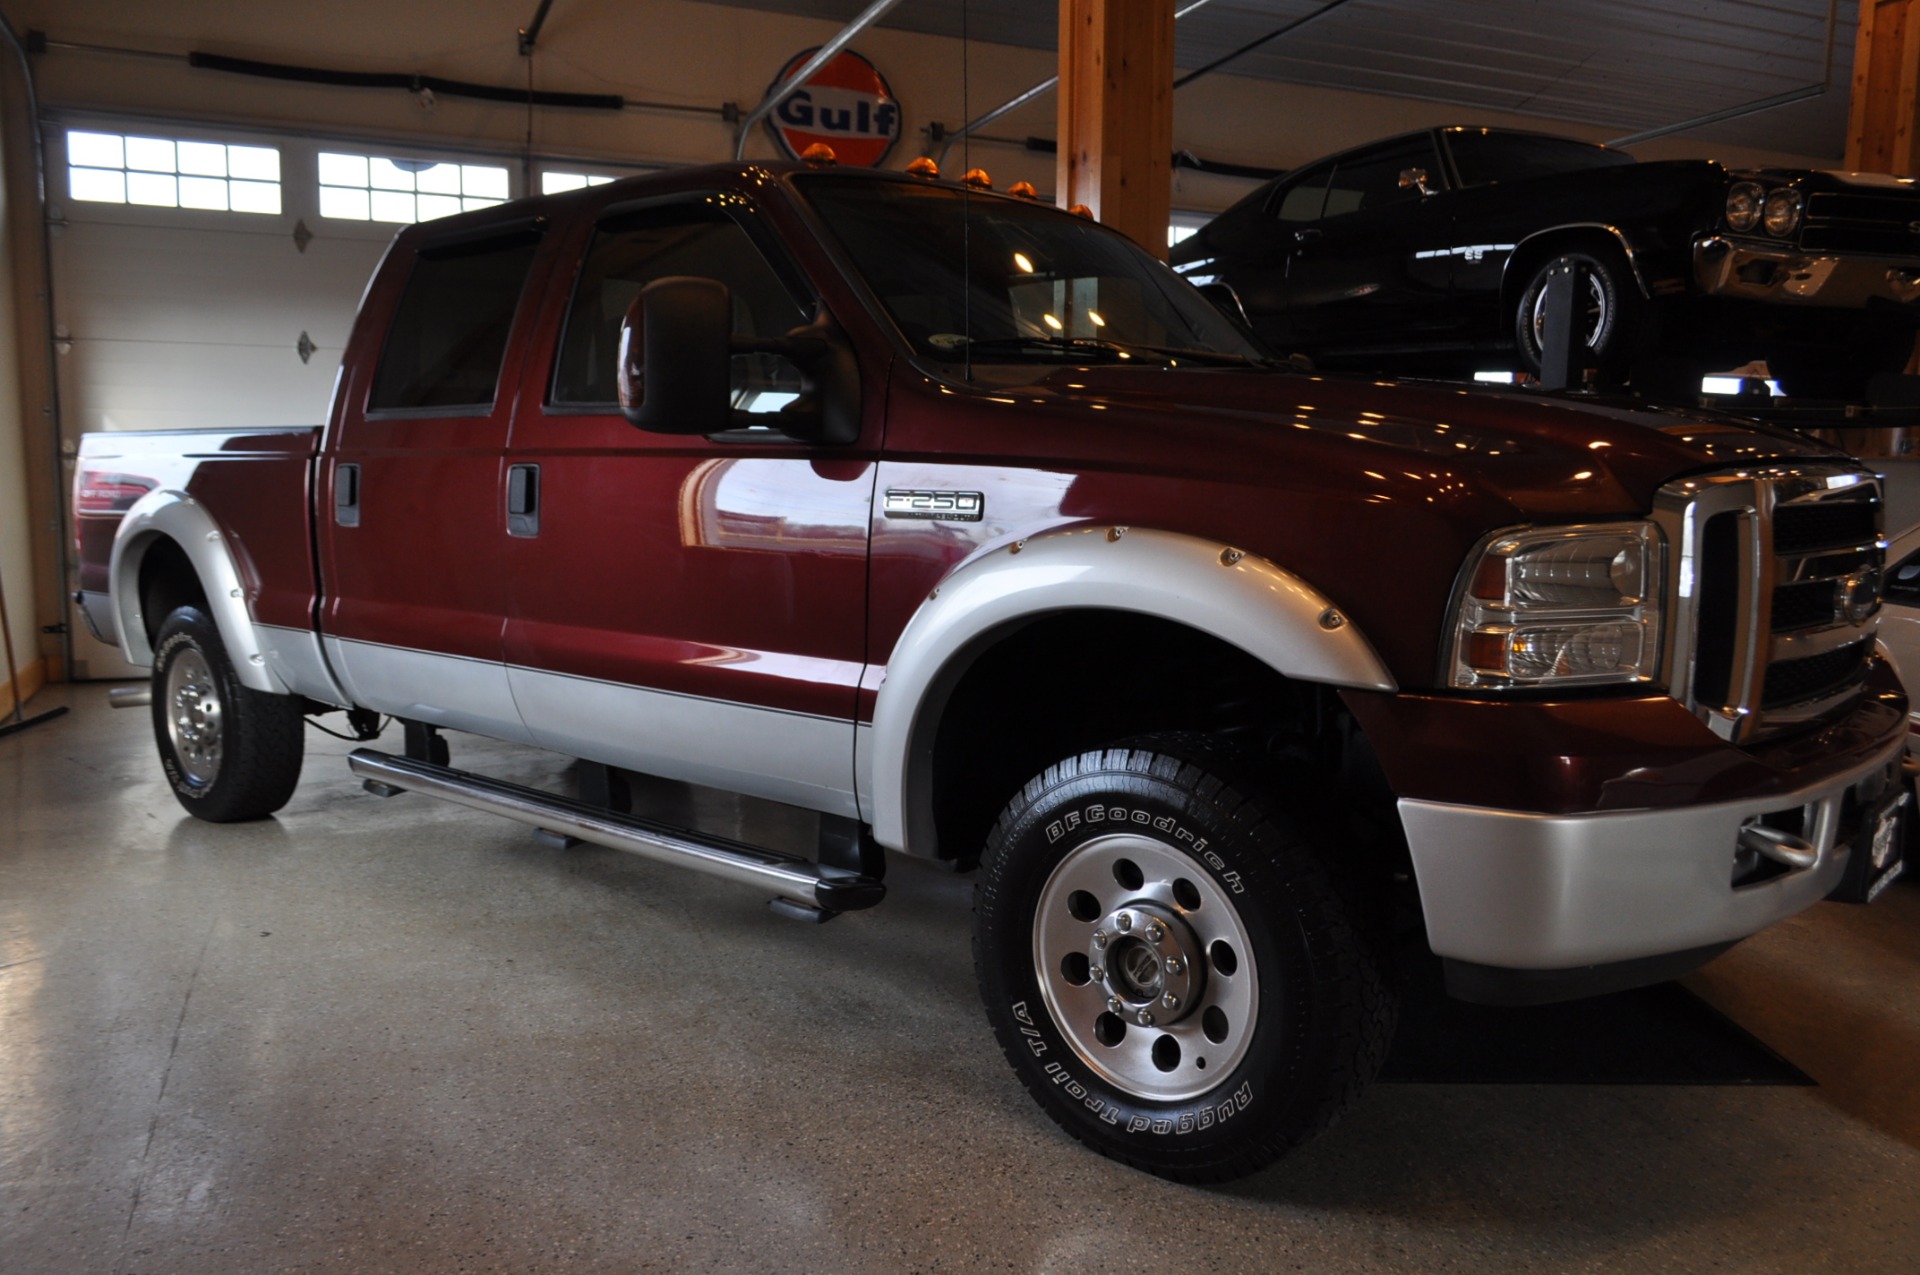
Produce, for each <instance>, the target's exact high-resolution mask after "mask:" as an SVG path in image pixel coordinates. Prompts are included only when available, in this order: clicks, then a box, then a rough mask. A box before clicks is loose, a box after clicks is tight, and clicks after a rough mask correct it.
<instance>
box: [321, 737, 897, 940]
mask: <svg viewBox="0 0 1920 1275" xmlns="http://www.w3.org/2000/svg"><path fill="white" fill-rule="evenodd" d="M347 765H348V767H349V768H350V769H351V770H352V771H353V773H354V774H356V775H359V776H360V777H361V778H363V779H371V780H376V781H378V782H379V783H382V784H386V785H388V786H390V787H393V788H403V789H410V790H412V791H414V792H419V793H425V794H426V795H427V796H429V797H440V798H443V799H444V800H447V801H451V802H453V803H454V804H456V805H461V806H471V807H472V808H473V809H475V810H484V811H486V812H487V813H488V814H494V815H504V816H505V817H507V818H508V819H512V820H515V821H516V822H519V823H524V824H530V825H532V826H533V827H535V828H544V829H547V830H549V831H552V832H559V833H565V834H566V835H567V836H570V837H578V838H579V839H580V840H582V841H590V842H592V843H593V844H594V845H596V846H605V847H607V848H608V849H609V850H624V851H626V852H627V853H629V854H637V855H639V856H640V857H641V858H643V859H654V860H657V861H659V862H661V863H670V864H673V865H675V866H676V867H682V868H692V869H694V870H695V871H697V872H705V873H707V874H709V875H710V876H716V877H724V878H725V879H727V880H729V881H738V882H740V883H741V884H743V885H754V886H761V887H764V888H767V889H771V890H773V891H775V892H776V894H778V895H780V896H782V897H784V898H786V899H790V900H793V901H795V902H797V903H799V904H802V905H804V906H806V907H811V908H817V909H820V910H821V911H822V912H827V913H833V912H852V911H854V910H856V909H859V908H870V907H872V906H873V905H874V904H876V903H878V902H880V900H881V899H882V898H884V897H885V896H886V892H887V887H886V886H885V885H884V884H882V883H881V882H880V881H879V880H877V879H876V878H874V877H869V876H862V875H860V874H858V873H854V872H847V871H845V870H843V869H839V868H831V867H824V866H822V865H820V864H817V863H814V862H812V861H810V860H807V859H801V858H797V857H795V856H793V855H788V854H782V853H781V852H779V851H777V850H768V849H765V848H764V847H760V846H750V845H747V844H745V843H744V842H739V841H730V840H728V839H727V838H725V837H711V836H707V835H706V834H704V833H698V832H690V831H687V830H685V829H681V828H671V827H668V826H667V825H665V824H658V823H654V822H653V821H652V820H650V819H641V818H637V817H635V816H633V815H623V814H616V813H614V812H613V811H611V810H604V809H601V808H599V807H596V806H590V805H588V804H587V803H585V802H581V801H574V800H572V799H571V798H567V797H557V796H555V795H553V794H552V793H545V792H540V791H539V790H537V789H533V788H523V787H521V786H520V785H518V784H509V783H503V782H501V781H500V780H498V779H488V778H486V777H485V776H483V775H474V774H469V773H467V772H466V771H461V770H453V769H450V768H449V767H446V766H435V765H433V764H432V763H430V762H424V761H414V760H413V759H411V758H407V757H395V756H393V755H392V754H390V753H383V752H379V751H377V750H375V749H372V748H356V749H354V750H353V751H352V752H351V753H349V754H347ZM775 902H776V904H777V903H778V902H779V900H778V899H776V900H775Z"/></svg>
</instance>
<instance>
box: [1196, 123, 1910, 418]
mask: <svg viewBox="0 0 1920 1275" xmlns="http://www.w3.org/2000/svg"><path fill="white" fill-rule="evenodd" d="M1566 256H1571V257H1572V258H1574V259H1575V261H1576V263H1577V264H1578V265H1580V266H1581V267H1582V274H1583V276H1584V278H1585V280H1586V284H1585V287H1584V294H1585V295H1584V296H1583V297H1581V296H1578V295H1577V296H1576V303H1577V305H1579V307H1580V308H1581V309H1583V310H1584V315H1583V316H1579V317H1578V319H1577V321H1579V322H1581V323H1583V324H1584V331H1585V336H1586V343H1587V347H1588V359H1587V363H1588V366H1589V367H1591V368H1594V369H1597V371H1598V373H1599V374H1600V376H1601V379H1602V380H1604V381H1607V382H1610V383H1616V384H1617V383H1619V382H1621V381H1627V380H1630V381H1633V382H1635V383H1637V384H1638V385H1639V386H1641V387H1643V388H1644V387H1651V386H1654V385H1663V386H1667V387H1674V386H1682V387H1684V386H1685V385H1686V384H1687V381H1688V378H1691V384H1692V389H1693V391H1694V392H1697V391H1698V388H1699V380H1698V376H1699V374H1700V373H1701V372H1705V371H1713V370H1719V369H1726V368H1732V367H1736V366H1739V365H1741V364H1744V363H1746V362H1749V361H1751V360H1754V359H1765V360H1766V361H1767V364H1768V368H1769V371H1770V372H1771V373H1772V374H1773V376H1774V377H1775V379H1776V380H1778V381H1779V382H1780V383H1781V386H1782V388H1783V390H1784V391H1785V392H1786V393H1788V394H1790V395H1796V396H1805V397H1820V398H1828V397H1852V396H1856V395H1858V394H1859V393H1861V392H1862V390H1863V388H1864V386H1865V382H1866V380H1867V378H1868V377H1870V376H1871V375H1873V374H1874V373H1876V372H1883V371H1898V370H1900V369H1901V368H1902V367H1904V366H1905V365H1906V363H1907V360H1908V357H1909V356H1910V355H1911V353H1912V351H1913V348H1914V337H1915V332H1916V331H1917V330H1920V185H1917V184H1916V182H1915V181H1914V179H1912V178H1905V177H1885V176H1879V175H1876V174H1868V173H1837V172H1815V171H1809V170H1786V169H1755V170H1741V169H1729V168H1726V167H1724V166H1722V165H1720V164H1718V163H1715V162H1713V161H1711V160H1663V161H1658V162H1649V163H1640V162H1638V161H1636V160H1635V159H1634V158H1633V157H1632V156H1631V155H1627V154H1625V153H1623V152H1621V151H1616V150H1611V149H1609V148H1607V147H1604V146H1596V145H1593V144H1591V143H1588V142H1579V141H1573V140H1570V139H1567V138H1561V137H1549V136H1544V135H1541V134H1534V133H1519V132H1505V131H1498V130H1493V129H1485V128H1438V129H1431V130H1428V131H1426V132H1420V133H1411V134H1408V135H1406V136H1403V137H1395V138H1390V139H1388V140H1386V141H1382V142H1375V143H1372V144H1371V145H1368V146H1362V147H1358V148H1356V149H1354V150H1350V151H1346V152H1344V153H1342V154H1339V155H1335V156H1333V157H1331V158H1328V159H1323V160H1320V161H1318V162H1316V163H1313V164H1309V165H1306V166H1304V167H1301V168H1297V169H1294V170H1293V171H1292V172H1289V173H1287V174H1285V175H1284V176H1282V177H1280V178H1278V179H1276V180H1274V181H1272V182H1269V183H1267V184H1266V185H1264V186H1262V187H1261V188H1260V189H1258V190H1256V191H1254V192H1253V193H1252V194H1251V195H1249V196H1247V198H1245V199H1243V200H1241V201H1240V202H1239V203H1238V204H1235V205H1234V206H1233V207H1232V208H1230V209H1228V210H1227V211H1226V212H1224V213H1221V214H1220V216H1218V217H1217V218H1215V219H1214V220H1213V221H1212V222H1211V223H1210V224H1208V225H1207V226H1206V227H1204V228H1203V229H1201V230H1200V231H1199V233H1197V234H1195V235H1193V236H1191V237H1190V238H1188V239H1187V240H1185V241H1184V242H1182V243H1181V244H1180V245H1178V247H1176V248H1175V249H1174V251H1173V262H1174V266H1175V268H1176V269H1178V270H1179V271H1180V272H1181V273H1183V274H1185V275H1186V276H1187V277H1188V278H1189V279H1190V280H1192V281H1193V282H1195V283H1199V284H1203V285H1204V284H1210V283H1211V284H1218V285H1224V287H1215V288H1213V289H1211V290H1210V291H1211V292H1212V293H1213V294H1214V295H1215V297H1216V298H1217V299H1220V300H1222V301H1223V303H1224V304H1226V305H1227V306H1228V308H1229V309H1231V308H1233V300H1232V298H1237V301H1238V308H1239V309H1240V310H1241V311H1242V312H1243V313H1244V316H1245V317H1246V319H1247V320H1248V321H1249V322H1250V323H1251V324H1252V325H1253V327H1254V329H1255V331H1256V332H1258V333H1259V335H1260V336H1262V337H1263V338H1265V339H1266V340H1267V341H1268V343H1269V344H1271V345H1273V346H1274V347H1275V348H1276V349H1278V350H1280V351H1282V352H1291V351H1298V352H1301V353H1305V354H1308V355H1310V356H1312V357H1313V358H1314V359H1315V360H1316V361H1318V362H1321V363H1324V364H1328V365H1333V366H1349V367H1358V368H1365V369H1367V370H1377V371H1392V372H1413V373H1439V374H1452V375H1460V374H1471V373H1472V372H1475V371H1483V370H1493V369H1501V368H1506V369H1511V370H1521V371H1537V370H1538V369H1539V365H1540V344H1539V342H1540V333H1541V330H1542V324H1543V321H1544V316H1545V305H1544V294H1545V280H1546V273H1547V269H1548V267H1549V266H1550V265H1551V264H1552V263H1553V262H1554V261H1555V260H1556V259H1559V258H1561V257H1566ZM1229 289H1230V290H1231V294H1232V297H1231V298H1230V297H1228V296H1227V295H1226V294H1227V290H1229Z"/></svg>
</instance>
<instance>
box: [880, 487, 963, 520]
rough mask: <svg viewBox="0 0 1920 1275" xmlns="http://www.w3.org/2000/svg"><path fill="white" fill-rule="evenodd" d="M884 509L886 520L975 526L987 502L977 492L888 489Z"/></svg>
mask: <svg viewBox="0 0 1920 1275" xmlns="http://www.w3.org/2000/svg"><path fill="white" fill-rule="evenodd" d="M884 509H885V512H886V515H887V517H889V518H925V519H929V520H931V519H939V520H942V521H945V522H979V521H980V519H981V518H983V517H985V516H986V512H987V498H986V497H985V496H984V495H982V494H981V493H980V492H977V491H908V490H906V489H904V488H900V487H889V488H887V500H886V505H885V506H884Z"/></svg>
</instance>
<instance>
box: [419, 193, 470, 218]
mask: <svg viewBox="0 0 1920 1275" xmlns="http://www.w3.org/2000/svg"><path fill="white" fill-rule="evenodd" d="M419 205H420V220H421V221H432V220H433V219H434V218H435V217H447V216H451V215H452V214H454V213H457V212H459V211H460V200H459V198H458V197H457V196H454V195H422V196H420V197H419Z"/></svg>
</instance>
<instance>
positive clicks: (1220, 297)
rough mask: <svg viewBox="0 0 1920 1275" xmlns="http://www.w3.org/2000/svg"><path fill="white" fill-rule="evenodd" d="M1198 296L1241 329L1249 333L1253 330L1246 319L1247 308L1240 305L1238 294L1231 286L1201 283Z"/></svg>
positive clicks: (1251, 323)
mask: <svg viewBox="0 0 1920 1275" xmlns="http://www.w3.org/2000/svg"><path fill="white" fill-rule="evenodd" d="M1200 295H1201V296H1203V297H1205V298H1206V299H1207V300H1208V301H1209V302H1211V303H1212V305H1213V308H1214V309H1216V310H1218V311H1219V312H1220V313H1222V314H1224V315H1226V316H1227V317H1228V318H1229V319H1231V320H1233V321H1234V322H1235V323H1237V324H1238V325H1240V327H1241V328H1243V329H1245V330H1247V331H1249V332H1250V331H1252V330H1253V322H1252V320H1250V319H1248V318H1247V307H1245V306H1243V305H1241V304H1240V294H1239V293H1237V292H1235V291H1234V290H1233V287H1232V285H1231V284H1225V283H1203V284H1201V285H1200Z"/></svg>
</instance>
